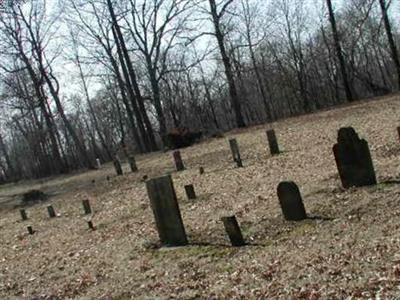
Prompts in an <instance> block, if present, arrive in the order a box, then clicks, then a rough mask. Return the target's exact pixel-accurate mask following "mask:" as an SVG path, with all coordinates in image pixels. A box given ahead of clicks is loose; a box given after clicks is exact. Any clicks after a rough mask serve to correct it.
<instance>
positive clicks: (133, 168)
mask: <svg viewBox="0 0 400 300" xmlns="http://www.w3.org/2000/svg"><path fill="white" fill-rule="evenodd" d="M128 161H129V166H130V167H131V171H132V172H133V173H135V172H137V171H138V167H137V165H136V159H135V156H133V155H129V157H128Z"/></svg>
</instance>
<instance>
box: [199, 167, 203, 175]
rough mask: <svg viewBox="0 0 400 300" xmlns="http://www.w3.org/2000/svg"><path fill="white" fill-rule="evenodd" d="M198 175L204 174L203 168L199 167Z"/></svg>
mask: <svg viewBox="0 0 400 300" xmlns="http://www.w3.org/2000/svg"><path fill="white" fill-rule="evenodd" d="M199 173H200V175H203V174H204V168H203V167H200V168H199Z"/></svg>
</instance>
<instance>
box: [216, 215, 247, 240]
mask: <svg viewBox="0 0 400 300" xmlns="http://www.w3.org/2000/svg"><path fill="white" fill-rule="evenodd" d="M221 220H222V222H223V223H224V227H225V231H226V233H227V234H228V236H229V240H230V241H231V244H232V246H234V247H240V246H244V245H246V243H245V241H244V239H243V235H242V232H241V230H240V227H239V224H238V222H237V220H236V217H235V216H229V217H222V218H221Z"/></svg>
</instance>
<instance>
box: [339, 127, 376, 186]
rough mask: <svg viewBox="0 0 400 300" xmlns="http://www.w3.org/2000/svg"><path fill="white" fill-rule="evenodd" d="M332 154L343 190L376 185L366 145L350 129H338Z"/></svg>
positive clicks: (365, 142)
mask: <svg viewBox="0 0 400 300" xmlns="http://www.w3.org/2000/svg"><path fill="white" fill-rule="evenodd" d="M333 153H334V155H335V160H336V165H337V168H338V171H339V176H340V179H341V181H342V185H343V187H344V188H349V187H352V186H356V187H360V186H366V185H374V184H376V175H375V170H374V166H373V163H372V159H371V154H370V151H369V147H368V143H367V141H365V140H364V139H360V138H359V137H358V135H357V133H356V131H355V130H354V129H353V128H352V127H347V128H340V129H339V132H338V142H337V144H335V145H334V146H333Z"/></svg>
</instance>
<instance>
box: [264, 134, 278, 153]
mask: <svg viewBox="0 0 400 300" xmlns="http://www.w3.org/2000/svg"><path fill="white" fill-rule="evenodd" d="M267 138H268V144H269V150H270V152H271V155H276V154H279V153H280V151H279V146H278V140H277V138H276V135H275V130H273V129H271V130H267Z"/></svg>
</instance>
